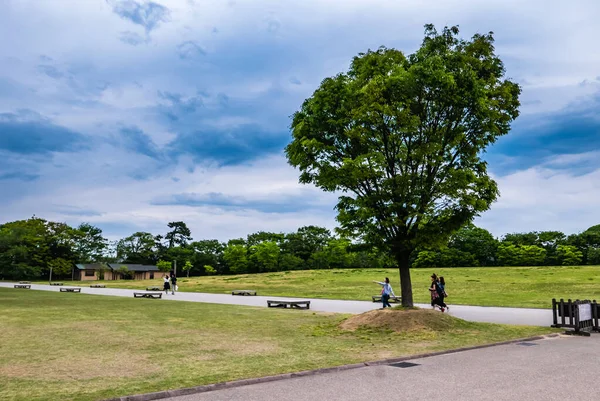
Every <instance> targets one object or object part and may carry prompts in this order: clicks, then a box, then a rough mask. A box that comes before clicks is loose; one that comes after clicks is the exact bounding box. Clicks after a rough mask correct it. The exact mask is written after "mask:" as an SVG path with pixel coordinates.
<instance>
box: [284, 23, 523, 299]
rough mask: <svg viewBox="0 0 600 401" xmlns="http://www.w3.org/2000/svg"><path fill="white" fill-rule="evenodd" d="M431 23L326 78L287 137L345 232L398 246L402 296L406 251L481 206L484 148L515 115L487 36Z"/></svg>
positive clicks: (294, 159)
mask: <svg viewBox="0 0 600 401" xmlns="http://www.w3.org/2000/svg"><path fill="white" fill-rule="evenodd" d="M457 35H458V28H457V27H452V28H444V30H443V31H442V32H441V33H438V32H437V31H436V30H435V28H434V27H433V26H432V25H427V26H426V29H425V39H424V40H423V43H422V45H421V48H420V49H418V50H417V51H416V53H414V54H411V55H409V56H405V55H404V54H403V53H402V52H400V51H398V50H394V49H386V48H384V47H381V48H380V49H378V50H376V51H370V50H369V51H368V52H367V53H361V54H359V56H357V57H355V58H354V59H353V60H352V64H351V66H350V70H349V71H348V72H347V73H341V74H338V75H336V76H335V77H331V78H326V79H325V80H323V82H322V83H321V86H320V87H319V88H318V89H317V90H316V91H315V92H314V94H313V95H312V96H311V97H310V98H308V99H306V100H305V101H304V103H303V104H302V107H301V109H300V110H299V111H298V112H296V113H295V114H294V116H293V121H292V135H293V140H292V142H291V143H290V144H289V145H288V146H287V148H286V155H287V157H288V160H289V162H290V164H291V165H293V166H294V167H297V168H299V169H300V171H301V175H300V182H302V183H305V184H309V183H312V184H314V185H316V186H317V187H319V188H321V189H323V190H325V191H329V192H342V193H343V195H342V196H340V197H339V201H338V204H337V206H336V208H337V211H338V217H337V219H338V221H339V223H340V232H341V233H343V234H344V235H346V236H349V237H354V238H359V239H362V240H364V241H365V242H369V243H372V244H374V245H376V246H378V247H380V249H384V250H389V251H391V252H392V254H393V255H395V256H396V259H397V262H398V264H399V265H400V270H401V277H403V280H402V281H403V285H402V296H403V304H404V305H405V306H406V305H408V306H410V305H412V292H411V285H410V274H409V273H408V267H409V266H408V261H409V258H410V255H411V253H412V252H413V251H414V250H415V249H416V248H417V247H427V246H436V245H440V244H442V243H444V242H446V241H447V239H448V237H449V236H450V235H451V234H452V233H453V232H455V231H456V230H458V229H459V228H460V227H462V226H463V225H464V224H466V223H468V222H470V221H471V220H472V219H473V218H474V217H475V216H477V215H478V214H479V213H481V212H483V211H485V210H487V209H488V208H489V207H490V205H491V203H492V202H494V201H495V200H496V197H497V195H498V189H497V186H496V183H495V182H494V181H493V180H492V179H491V178H490V177H489V175H488V174H487V166H486V163H485V161H483V160H482V159H481V154H482V153H483V152H484V151H485V149H486V148H487V147H488V146H489V145H491V144H492V143H494V142H495V141H496V139H497V138H498V137H500V136H502V135H505V134H507V133H508V132H509V130H510V123H511V122H512V121H513V120H514V119H515V118H516V117H517V116H518V115H519V112H518V107H519V94H520V92H521V89H520V87H519V85H518V84H516V83H515V82H512V81H510V80H507V79H504V78H503V77H504V66H503V63H502V61H501V60H500V59H499V58H498V56H497V55H496V54H495V53H494V46H493V42H494V39H493V36H492V34H491V33H489V34H486V35H479V34H478V35H475V36H473V38H472V39H471V40H468V41H467V40H463V39H459V38H458V37H457Z"/></svg>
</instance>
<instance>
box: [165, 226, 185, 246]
mask: <svg viewBox="0 0 600 401" xmlns="http://www.w3.org/2000/svg"><path fill="white" fill-rule="evenodd" d="M167 226H168V227H169V228H171V229H172V230H171V231H169V232H168V233H167V234H166V235H165V239H166V240H167V243H168V247H169V249H171V248H173V247H174V246H175V245H179V246H185V245H187V243H188V242H190V241H191V240H192V233H191V231H190V229H189V228H188V226H187V224H185V223H184V222H183V221H172V222H170V223H169V224H167Z"/></svg>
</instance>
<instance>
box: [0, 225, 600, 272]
mask: <svg viewBox="0 0 600 401" xmlns="http://www.w3.org/2000/svg"><path fill="white" fill-rule="evenodd" d="M167 228H168V231H167V232H166V233H165V234H159V235H154V234H152V233H148V232H136V233H133V234H131V235H130V236H127V237H125V238H122V239H120V240H117V241H112V242H111V241H108V240H107V239H106V238H105V237H104V236H103V234H102V230H101V229H100V228H98V227H95V226H93V225H91V224H88V223H83V224H80V225H79V226H77V227H71V226H69V225H67V224H65V223H59V222H52V221H47V220H44V219H41V218H38V217H32V218H31V219H28V220H19V221H13V222H9V223H5V224H2V225H0V278H1V279H23V278H29V279H36V278H46V277H47V276H48V272H49V270H50V268H52V270H53V275H55V276H58V277H61V276H62V277H68V276H70V275H71V272H72V269H73V266H74V264H76V263H96V262H108V263H123V264H150V265H157V266H158V267H159V269H160V270H163V271H168V270H170V269H172V267H173V265H174V263H177V266H178V272H179V274H180V275H181V274H182V272H183V274H184V275H188V276H190V275H191V276H199V275H209V274H241V273H262V272H275V271H286V270H305V269H334V268H335V269H344V268H372V267H373V268H390V267H395V263H396V262H395V260H394V258H393V257H391V256H390V255H388V254H386V253H385V252H382V251H379V250H378V249H377V248H376V247H373V246H369V245H367V244H362V243H357V242H353V241H351V240H350V239H348V238H344V237H342V236H340V235H334V234H333V233H332V232H331V231H330V230H328V229H326V228H323V227H317V226H305V227H301V228H299V229H298V230H297V231H295V232H290V233H273V232H265V231H259V232H256V233H252V234H249V235H248V236H247V237H246V238H236V239H231V240H229V241H226V242H222V241H219V240H216V239H203V240H194V239H193V238H192V234H191V231H190V229H189V228H188V226H187V224H186V223H185V222H182V221H176V222H170V223H169V224H168V225H167ZM580 264H591V265H593V264H600V225H597V226H593V227H590V228H589V229H587V230H585V231H583V232H581V233H579V234H573V235H568V236H567V235H565V234H564V233H562V232H560V231H541V232H529V233H513V234H507V235H505V236H503V237H502V238H495V237H494V236H493V235H492V234H491V233H490V232H489V231H487V230H485V229H483V228H480V227H476V226H474V225H473V224H469V225H467V226H465V227H463V228H461V229H459V230H458V231H457V232H456V233H455V234H453V235H452V236H451V237H450V240H449V241H448V242H447V243H445V244H442V245H441V246H436V247H427V248H422V249H418V250H417V252H415V253H414V257H413V258H412V259H411V266H412V267H413V268H423V267H475V266H542V265H544V266H556V265H580Z"/></svg>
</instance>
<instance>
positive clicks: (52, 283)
mask: <svg viewBox="0 0 600 401" xmlns="http://www.w3.org/2000/svg"><path fill="white" fill-rule="evenodd" d="M50 285H64V284H63V283H50Z"/></svg>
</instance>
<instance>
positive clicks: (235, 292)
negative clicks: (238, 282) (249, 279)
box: [231, 290, 256, 295]
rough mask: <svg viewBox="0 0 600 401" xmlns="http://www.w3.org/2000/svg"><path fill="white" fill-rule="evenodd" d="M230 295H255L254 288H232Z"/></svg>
mask: <svg viewBox="0 0 600 401" xmlns="http://www.w3.org/2000/svg"><path fill="white" fill-rule="evenodd" d="M231 295H256V291H254V290H233V291H231Z"/></svg>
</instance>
